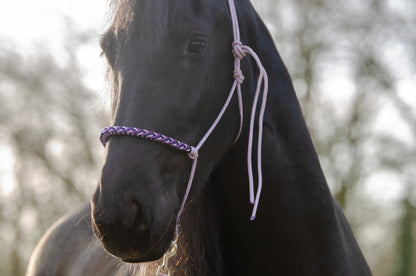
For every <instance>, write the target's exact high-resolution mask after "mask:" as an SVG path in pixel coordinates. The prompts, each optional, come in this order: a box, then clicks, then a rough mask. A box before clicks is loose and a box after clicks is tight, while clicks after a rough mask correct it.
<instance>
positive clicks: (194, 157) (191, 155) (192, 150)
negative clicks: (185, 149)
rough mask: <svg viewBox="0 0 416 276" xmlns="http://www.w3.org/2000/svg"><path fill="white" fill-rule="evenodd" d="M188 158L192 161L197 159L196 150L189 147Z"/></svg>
mask: <svg viewBox="0 0 416 276" xmlns="http://www.w3.org/2000/svg"><path fill="white" fill-rule="evenodd" d="M188 156H189V158H191V159H192V160H196V159H198V156H199V155H198V149H197V148H195V147H192V146H191V151H190V152H189V153H188Z"/></svg>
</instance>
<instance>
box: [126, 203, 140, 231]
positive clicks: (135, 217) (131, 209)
mask: <svg viewBox="0 0 416 276" xmlns="http://www.w3.org/2000/svg"><path fill="white" fill-rule="evenodd" d="M128 204H129V206H128V212H126V214H125V216H124V218H123V222H122V223H123V227H124V229H129V230H130V229H131V228H132V227H133V226H134V225H135V222H136V221H139V220H140V219H141V218H139V215H140V214H139V213H140V211H139V206H138V204H137V203H136V202H135V201H133V200H132V201H130V202H129V203H128Z"/></svg>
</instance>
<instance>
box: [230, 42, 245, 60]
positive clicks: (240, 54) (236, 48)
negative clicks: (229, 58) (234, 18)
mask: <svg viewBox="0 0 416 276" xmlns="http://www.w3.org/2000/svg"><path fill="white" fill-rule="evenodd" d="M232 47H233V56H234V58H238V59H240V60H241V59H243V58H244V57H245V56H246V53H245V52H244V50H243V44H242V43H241V41H234V42H233V44H232Z"/></svg>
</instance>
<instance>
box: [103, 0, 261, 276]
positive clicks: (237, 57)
mask: <svg viewBox="0 0 416 276" xmlns="http://www.w3.org/2000/svg"><path fill="white" fill-rule="evenodd" d="M228 5H229V8H230V13H231V20H232V25H233V36H234V42H233V43H232V54H233V56H234V71H233V78H234V83H233V85H232V87H231V90H230V92H229V94H228V97H227V99H226V101H225V103H224V105H223V107H222V109H221V111H220V113H219V114H218V115H217V118H216V119H215V121H214V122H213V123H212V125H211V127H210V128H209V129H208V131H207V132H206V133H205V135H204V137H203V138H202V139H201V141H200V142H199V143H198V145H197V146H196V147H193V146H190V145H188V144H185V143H183V142H180V141H178V140H176V139H173V138H170V137H167V136H165V135H162V134H159V133H156V132H153V131H149V130H145V129H140V128H134V127H127V126H110V127H106V128H104V129H102V130H101V135H100V140H101V142H102V144H103V145H104V147H105V145H106V143H107V141H108V139H109V138H110V137H111V136H114V135H127V136H134V137H138V138H143V139H148V140H151V141H155V142H159V143H163V144H165V145H168V146H171V147H174V148H176V149H178V150H182V151H185V152H187V153H188V156H189V158H191V159H192V160H193V162H192V168H191V172H190V175H189V180H188V184H187V187H186V191H185V195H184V197H183V200H182V204H181V207H180V209H179V212H178V216H177V219H176V232H175V236H176V237H177V234H178V221H179V218H180V216H181V214H182V211H183V208H184V206H185V203H186V200H187V198H188V195H189V191H190V189H191V186H192V181H193V178H194V175H195V170H196V165H197V161H198V151H199V149H200V148H201V147H202V145H203V144H204V143H205V141H206V140H207V139H208V137H209V136H210V135H211V133H212V132H213V131H214V129H215V127H216V126H217V125H218V123H219V121H220V120H221V118H222V116H223V115H224V112H225V111H226V109H227V107H228V105H229V103H230V101H231V99H232V97H233V95H234V92H235V91H237V97H238V106H239V112H240V129H239V131H238V134H237V137H236V139H235V141H237V140H238V138H239V137H240V134H241V131H242V127H243V99H242V95H241V84H242V83H243V81H244V75H243V73H242V71H241V67H240V64H241V60H242V59H243V58H244V57H245V56H246V54H249V55H251V56H252V58H253V59H254V60H255V62H256V63H257V66H258V68H259V77H258V80H257V88H256V93H255V95H254V99H253V105H252V108H251V117H250V129H249V138H248V151H247V167H248V179H249V194H250V203H251V204H253V210H252V214H251V217H250V219H251V220H254V219H255V217H256V213H257V208H258V204H259V200H260V194H261V190H262V186H263V185H262V183H263V182H262V169H261V168H262V165H261V146H262V136H263V118H264V111H265V109H266V102H267V94H268V77H267V72H266V70H265V69H264V67H263V65H262V63H261V61H260V59H259V57H258V56H257V54H256V53H255V52H254V51H253V50H252V49H251V48H250V47H248V46H245V45H243V44H242V43H241V41H240V29H239V25H238V18H237V12H236V9H235V4H234V0H228ZM262 86H263V90H262V103H261V106H260V112H259V116H258V139H257V142H258V144H257V176H258V184H257V191H256V195H254V180H253V164H252V151H253V136H254V121H255V116H256V107H257V102H258V99H259V96H260V92H261V87H262ZM235 141H234V142H235ZM176 246H177V238H176V239H175V241H173V242H172V246H171V250H173V248H175V247H176ZM169 252H171V251H169ZM169 252H168V253H169ZM170 256H171V255H169V257H170ZM165 257H166V256H165ZM164 264H165V260H164ZM164 264H162V265H161V266H160V267H159V270H158V271H159V272H158V275H160V276H163V275H170V270H169V268H168V266H167V265H166V266H165V265H164Z"/></svg>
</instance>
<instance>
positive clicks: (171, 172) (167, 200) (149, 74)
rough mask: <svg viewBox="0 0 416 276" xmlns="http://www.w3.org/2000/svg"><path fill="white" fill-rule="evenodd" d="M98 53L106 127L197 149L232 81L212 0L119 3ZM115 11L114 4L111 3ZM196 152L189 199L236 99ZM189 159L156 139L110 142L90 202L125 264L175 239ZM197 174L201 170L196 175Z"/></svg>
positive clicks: (221, 147) (222, 4)
mask: <svg viewBox="0 0 416 276" xmlns="http://www.w3.org/2000/svg"><path fill="white" fill-rule="evenodd" d="M120 3H122V4H120V5H118V7H116V12H115V18H114V22H113V24H112V25H111V27H110V28H109V30H108V31H107V32H106V34H105V35H104V36H103V39H102V43H101V44H102V48H103V51H104V53H105V55H106V57H107V60H108V63H109V67H110V74H111V76H112V81H113V103H112V105H113V124H114V125H120V126H132V127H140V128H144V129H149V130H153V131H155V132H159V133H162V134H165V135H167V136H169V137H173V138H175V139H178V140H180V141H183V142H185V143H187V144H189V145H196V144H197V143H198V142H199V140H200V139H201V138H202V136H203V135H204V134H205V132H206V131H207V129H208V128H209V127H210V125H211V123H212V122H213V120H214V119H215V118H216V116H217V115H218V113H219V111H220V109H221V107H222V105H223V103H224V102H225V100H226V98H227V94H228V91H229V90H230V88H231V85H232V70H233V57H232V55H231V42H232V27H231V19H230V16H229V10H228V5H227V3H226V1H225V0H218V1H205V0H199V1H198V0H194V1H157V0H152V1H120ZM116 6H117V5H116ZM231 109H232V110H233V112H227V113H226V115H225V116H224V117H223V119H222V121H221V123H220V124H219V125H218V127H217V128H216V129H215V131H214V133H213V134H212V135H211V136H210V138H209V139H208V141H207V142H206V143H205V144H204V146H203V147H202V148H201V150H200V151H199V156H200V157H199V159H198V160H199V165H198V167H199V168H201V169H199V170H197V173H196V175H195V179H194V186H193V187H192V191H191V195H190V199H192V197H193V196H194V195H195V194H196V193H198V191H199V190H200V188H201V187H200V184H202V183H206V181H207V179H208V178H209V175H210V173H211V172H212V170H213V169H214V167H215V164H216V163H217V162H218V160H219V159H220V158H221V156H222V155H224V153H225V152H227V151H228V150H229V148H230V147H231V146H232V144H233V141H234V139H235V137H236V135H237V132H238V129H239V116H238V111H237V110H238V107H237V103H236V102H233V103H232V107H231ZM191 163H192V162H191V160H190V159H189V157H188V156H187V154H186V153H184V152H181V151H177V150H175V149H173V148H171V147H167V146H165V145H162V144H160V143H155V142H152V141H148V140H142V139H137V138H132V137H127V136H115V137H111V139H110V140H109V143H108V145H107V155H106V160H105V165H104V167H103V170H102V176H101V181H100V183H99V185H98V187H97V190H96V192H95V194H94V195H93V197H92V217H93V227H94V231H95V233H96V235H97V236H98V237H99V238H100V239H101V241H102V242H103V244H104V247H105V248H106V249H107V250H108V251H109V252H110V253H112V254H113V255H115V256H117V257H119V258H121V259H122V260H124V261H128V262H139V261H149V260H155V259H157V258H160V257H161V256H162V255H163V253H164V252H165V251H166V249H167V248H168V246H169V244H170V241H171V239H172V237H173V233H174V229H175V224H176V217H177V214H178V211H179V208H180V205H181V201H182V198H183V196H184V193H185V188H186V183H187V181H188V177H189V172H190V167H191ZM202 168H203V169H202Z"/></svg>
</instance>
